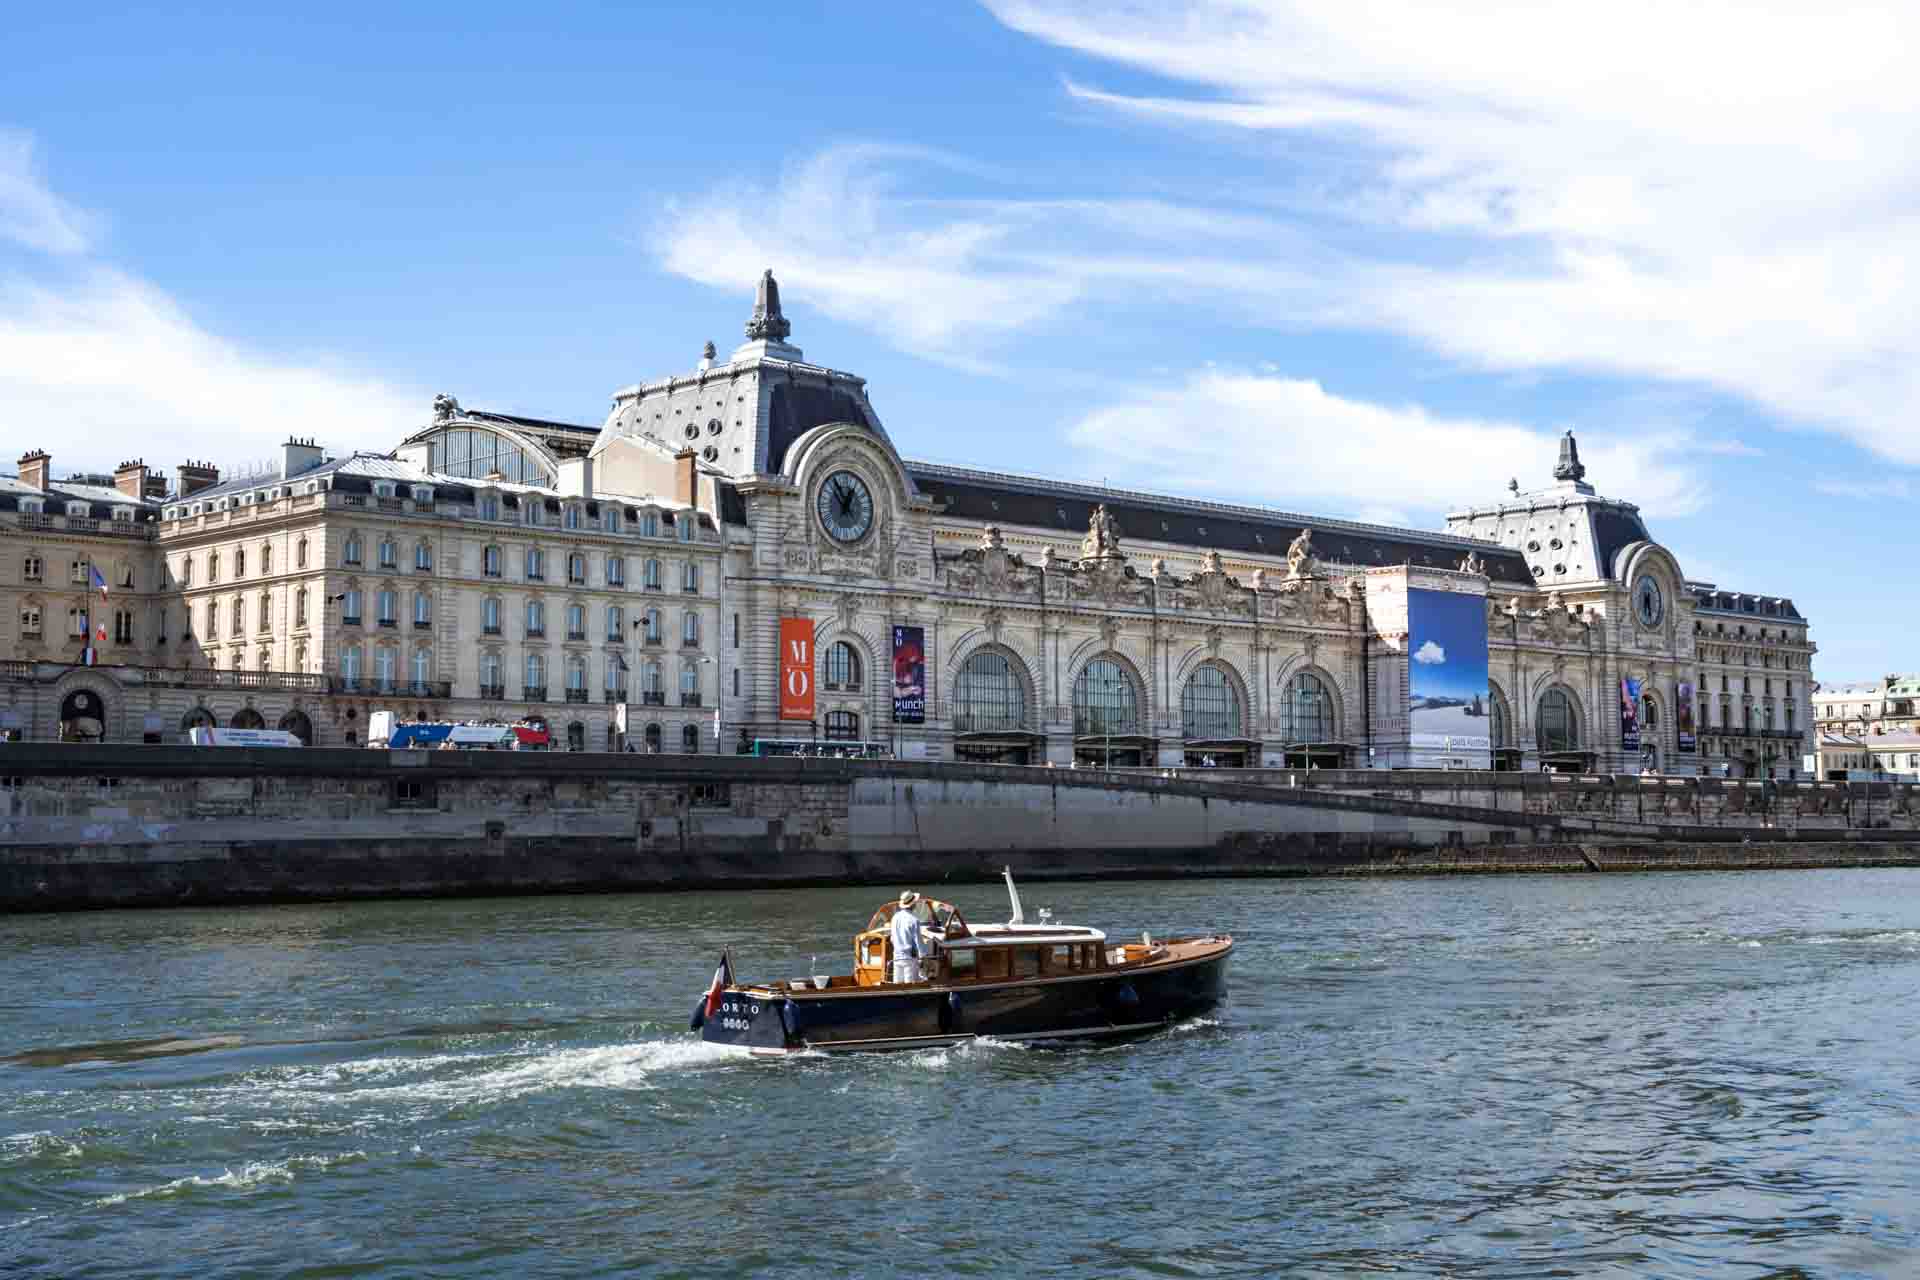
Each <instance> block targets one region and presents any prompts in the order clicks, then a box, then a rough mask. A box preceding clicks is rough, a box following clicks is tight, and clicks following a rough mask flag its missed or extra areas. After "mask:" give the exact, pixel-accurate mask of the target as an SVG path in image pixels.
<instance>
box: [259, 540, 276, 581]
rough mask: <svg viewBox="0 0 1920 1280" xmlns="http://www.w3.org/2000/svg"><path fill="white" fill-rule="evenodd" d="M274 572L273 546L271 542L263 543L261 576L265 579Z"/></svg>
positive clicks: (261, 546)
mask: <svg viewBox="0 0 1920 1280" xmlns="http://www.w3.org/2000/svg"><path fill="white" fill-rule="evenodd" d="M272 572H273V544H272V543H271V542H263V543H261V544H260V576H261V577H263V578H264V577H266V576H267V575H268V574H270V573H272Z"/></svg>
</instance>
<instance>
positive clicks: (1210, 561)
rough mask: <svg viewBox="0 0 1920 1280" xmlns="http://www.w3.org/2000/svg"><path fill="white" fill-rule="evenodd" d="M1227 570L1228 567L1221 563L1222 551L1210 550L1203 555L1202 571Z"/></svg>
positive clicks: (1218, 571)
mask: <svg viewBox="0 0 1920 1280" xmlns="http://www.w3.org/2000/svg"><path fill="white" fill-rule="evenodd" d="M1226 571H1227V567H1226V566H1225V565H1224V564H1222V563H1220V553H1219V552H1218V551H1209V552H1207V554H1206V555H1205V556H1204V557H1202V559H1201V565H1200V572H1202V573H1225V572H1226Z"/></svg>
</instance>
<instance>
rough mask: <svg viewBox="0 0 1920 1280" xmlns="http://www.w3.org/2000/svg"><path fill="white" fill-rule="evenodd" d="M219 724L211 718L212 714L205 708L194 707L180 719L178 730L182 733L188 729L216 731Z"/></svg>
mask: <svg viewBox="0 0 1920 1280" xmlns="http://www.w3.org/2000/svg"><path fill="white" fill-rule="evenodd" d="M219 727H220V722H219V721H218V720H215V719H214V718H213V712H211V711H209V710H207V709H206V708H205V707H195V708H194V709H193V710H191V711H189V712H187V714H186V715H184V716H182V717H180V729H181V731H182V732H183V733H184V732H186V731H187V730H189V729H217V728H219Z"/></svg>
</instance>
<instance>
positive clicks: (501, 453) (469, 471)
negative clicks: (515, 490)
mask: <svg viewBox="0 0 1920 1280" xmlns="http://www.w3.org/2000/svg"><path fill="white" fill-rule="evenodd" d="M429 469H430V470H433V471H438V472H440V473H441V474H442V475H449V476H460V477H462V478H464V479H468V480H484V479H486V478H487V477H488V476H490V475H494V474H496V473H497V474H498V475H499V476H500V477H501V478H502V479H504V480H507V481H510V482H512V483H514V484H532V485H550V484H552V483H553V476H552V475H550V474H549V473H548V471H547V469H546V467H545V465H544V464H543V463H542V462H541V460H540V459H539V458H538V457H537V456H536V455H534V454H532V453H530V452H528V451H527V450H524V449H521V448H520V447H519V446H518V445H515V444H514V443H513V442H512V441H511V440H508V439H507V438H506V437H504V436H501V435H497V434H495V433H494V432H492V431H488V430H485V429H483V428H479V427H450V428H448V429H447V430H445V431H443V432H441V433H440V436H439V438H438V439H437V440H435V441H434V442H433V456H432V465H431V467H430V468H429ZM533 501H538V498H535V499H533ZM483 518H484V519H488V520H492V519H495V518H496V517H494V516H491V515H489V516H485V517H483Z"/></svg>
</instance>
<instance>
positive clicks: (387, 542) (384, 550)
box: [380, 538, 400, 569]
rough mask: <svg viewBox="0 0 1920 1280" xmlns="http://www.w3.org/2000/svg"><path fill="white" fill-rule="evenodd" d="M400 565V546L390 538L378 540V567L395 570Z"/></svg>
mask: <svg viewBox="0 0 1920 1280" xmlns="http://www.w3.org/2000/svg"><path fill="white" fill-rule="evenodd" d="M399 564H400V545H399V544H398V543H396V542H395V541H394V540H393V539H392V538H382V539H380V567H381V568H382V569H393V568H397V567H398V566H399Z"/></svg>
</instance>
